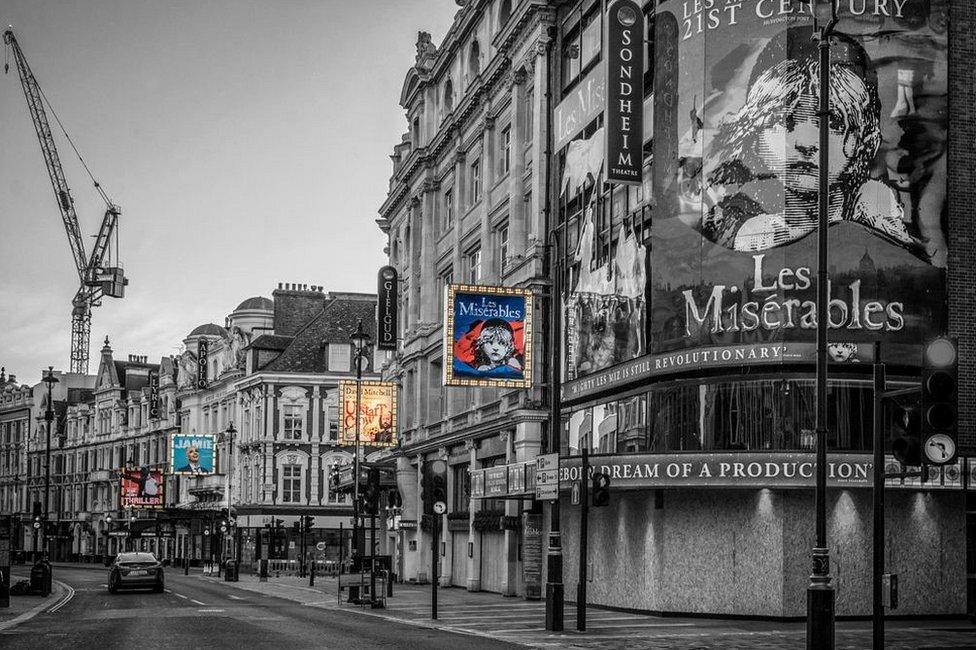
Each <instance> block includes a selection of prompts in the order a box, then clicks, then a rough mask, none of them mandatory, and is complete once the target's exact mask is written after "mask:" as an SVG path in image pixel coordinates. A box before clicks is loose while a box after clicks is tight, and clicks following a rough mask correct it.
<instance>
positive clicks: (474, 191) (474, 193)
mask: <svg viewBox="0 0 976 650" xmlns="http://www.w3.org/2000/svg"><path fill="white" fill-rule="evenodd" d="M480 199H481V161H480V160H476V161H474V162H473V163H471V203H472V205H473V204H475V203H477V202H478V201H479V200H480Z"/></svg>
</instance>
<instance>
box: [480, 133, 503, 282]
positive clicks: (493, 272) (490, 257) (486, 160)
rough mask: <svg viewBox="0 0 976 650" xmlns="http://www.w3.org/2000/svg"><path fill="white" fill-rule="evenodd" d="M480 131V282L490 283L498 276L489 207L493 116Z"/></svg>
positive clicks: (493, 175) (492, 179) (493, 176)
mask: <svg viewBox="0 0 976 650" xmlns="http://www.w3.org/2000/svg"><path fill="white" fill-rule="evenodd" d="M481 124H482V132H481V186H482V188H483V189H482V192H481V205H480V206H478V216H479V220H480V222H481V283H482V284H492V283H493V282H494V281H495V279H496V278H497V277H498V269H499V264H498V260H497V257H498V251H497V249H496V247H495V241H494V239H495V238H494V237H493V236H492V235H493V233H492V230H491V222H490V221H489V216H490V213H491V210H490V209H489V208H490V206H491V204H492V203H493V196H492V188H493V187H494V185H495V179H496V175H497V174H498V169H497V167H496V165H495V118H494V117H493V116H491V115H485V116H484V117H483V118H482V120H481Z"/></svg>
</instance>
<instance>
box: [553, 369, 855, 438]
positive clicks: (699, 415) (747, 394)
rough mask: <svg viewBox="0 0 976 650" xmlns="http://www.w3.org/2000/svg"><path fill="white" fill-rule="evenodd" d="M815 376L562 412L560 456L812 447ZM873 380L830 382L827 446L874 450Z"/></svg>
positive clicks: (703, 387) (715, 386)
mask: <svg viewBox="0 0 976 650" xmlns="http://www.w3.org/2000/svg"><path fill="white" fill-rule="evenodd" d="M814 388H815V385H814V380H813V379H812V378H810V379H806V378H803V379H793V378H789V379H787V378H783V379H779V378H769V379H757V380H749V381H742V380H725V381H717V382H712V383H701V384H696V383H685V384H677V385H667V386H660V387H655V388H653V389H652V390H650V391H649V392H647V393H641V394H638V395H634V396H631V397H626V398H623V399H618V400H610V401H607V402H603V403H600V404H595V405H589V406H586V407H583V408H580V409H578V410H575V411H573V412H571V413H570V414H569V416H568V417H564V422H563V433H562V441H561V453H562V454H564V455H570V456H575V455H578V454H579V453H580V451H581V449H582V448H583V447H584V446H586V447H588V448H589V450H590V452H591V453H600V454H614V453H616V454H626V453H647V452H660V453H664V452H676V451H738V450H741V451H756V450H768V451H812V450H813V449H814V445H815V441H816V436H815V431H814V418H815V415H816V412H815V409H816V401H815V397H814V396H815V390H814ZM872 404H873V402H872V388H871V384H870V382H867V381H855V380H840V381H832V382H831V384H830V390H829V391H828V396H827V417H828V429H829V433H828V436H829V437H828V446H829V448H830V449H832V450H838V451H870V450H871V445H872V408H873V406H872Z"/></svg>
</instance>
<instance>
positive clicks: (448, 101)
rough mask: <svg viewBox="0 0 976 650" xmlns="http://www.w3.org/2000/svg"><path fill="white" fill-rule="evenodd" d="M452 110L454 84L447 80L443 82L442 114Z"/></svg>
mask: <svg viewBox="0 0 976 650" xmlns="http://www.w3.org/2000/svg"><path fill="white" fill-rule="evenodd" d="M453 110H454V84H453V83H451V80H450V79H448V80H447V81H446V82H444V113H445V114H447V113H450V112H451V111H453Z"/></svg>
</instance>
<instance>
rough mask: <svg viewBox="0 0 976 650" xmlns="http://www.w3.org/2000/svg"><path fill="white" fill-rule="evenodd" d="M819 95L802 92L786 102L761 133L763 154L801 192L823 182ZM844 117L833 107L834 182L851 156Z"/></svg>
mask: <svg viewBox="0 0 976 650" xmlns="http://www.w3.org/2000/svg"><path fill="white" fill-rule="evenodd" d="M818 101H819V100H818V99H817V97H816V96H815V95H802V96H800V97H799V98H798V101H797V102H796V104H795V106H782V107H780V108H779V111H778V113H777V114H776V115H775V116H774V119H773V120H772V121H771V122H770V123H768V124H767V125H766V127H765V128H764V129H763V130H762V131H761V132H760V134H759V143H758V149H759V156H760V158H762V161H763V163H764V165H765V166H766V167H767V168H768V169H769V171H770V172H772V173H774V174H776V176H777V177H778V178H780V179H781V180H782V181H783V182H784V184H785V185H786V187H787V188H788V189H790V190H793V191H795V192H800V193H804V194H805V193H811V192H816V191H817V187H818V185H819V177H818V174H819V155H820V154H819V149H820V118H819V117H818V116H817V108H818V106H817V103H818ZM845 136H846V130H845V128H844V120H843V119H840V118H839V116H836V115H835V114H834V112H833V111H831V116H830V124H829V141H828V154H829V156H830V162H829V165H828V179H829V182H830V184H831V185H834V184H835V183H837V181H838V180H839V179H840V178H841V176H842V175H843V174H845V173H847V171H848V169H849V167H850V164H851V160H850V158H849V157H848V156H847V154H846V153H845V151H844V140H845Z"/></svg>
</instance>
